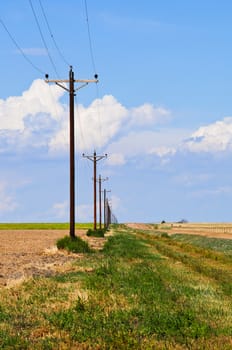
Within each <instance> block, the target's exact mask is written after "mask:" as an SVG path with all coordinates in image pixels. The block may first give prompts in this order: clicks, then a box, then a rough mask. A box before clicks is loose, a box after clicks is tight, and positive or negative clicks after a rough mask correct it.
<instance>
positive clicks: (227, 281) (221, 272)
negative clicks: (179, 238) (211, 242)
mask: <svg viewBox="0 0 232 350" xmlns="http://www.w3.org/2000/svg"><path fill="white" fill-rule="evenodd" d="M147 239H148V241H149V242H150V243H151V244H152V245H153V246H155V248H156V249H157V251H158V252H159V253H161V254H163V255H164V256H166V257H169V258H172V259H173V260H175V261H176V262H178V261H179V262H182V263H183V264H184V265H186V266H188V267H190V268H191V269H192V270H194V271H196V272H198V273H199V274H202V275H204V276H207V277H209V278H211V279H213V280H215V281H216V282H217V284H218V286H219V287H220V288H221V290H222V291H223V293H224V294H225V295H227V296H231V294H232V264H231V263H232V259H231V258H230V257H228V256H223V254H222V253H217V252H212V251H211V250H208V249H203V248H199V247H195V246H192V245H190V244H184V243H179V242H176V241H174V240H172V239H166V238H162V237H160V238H157V237H151V236H147Z"/></svg>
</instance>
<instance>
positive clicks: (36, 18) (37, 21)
mask: <svg viewBox="0 0 232 350" xmlns="http://www.w3.org/2000/svg"><path fill="white" fill-rule="evenodd" d="M29 3H30V6H31V10H32V12H33V15H34V18H35V21H36V24H37V27H38V30H39V33H40V36H41V39H42V41H43V44H44V47H45V49H46V51H47V54H48V57H49V60H50V62H51V65H52V66H53V69H54V71H55V73H56V75H57V76H59V74H58V72H57V69H56V65H55V63H54V61H53V59H52V57H51V55H50V52H49V50H48V46H47V44H46V41H45V38H44V36H43V33H42V30H41V27H40V24H39V20H38V17H37V15H36V12H35V9H34V6H33V4H32V1H31V0H29Z"/></svg>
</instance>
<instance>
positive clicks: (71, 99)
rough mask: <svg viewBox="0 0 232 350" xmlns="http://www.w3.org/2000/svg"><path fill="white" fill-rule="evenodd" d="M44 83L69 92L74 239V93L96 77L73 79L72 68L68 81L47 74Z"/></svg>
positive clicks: (71, 205) (71, 229)
mask: <svg viewBox="0 0 232 350" xmlns="http://www.w3.org/2000/svg"><path fill="white" fill-rule="evenodd" d="M45 78H46V79H45V82H46V83H55V84H56V85H58V86H60V87H61V88H62V89H64V90H66V91H68V92H69V145H70V151H69V154H70V237H72V238H74V237H75V125H74V96H75V92H76V91H77V90H79V89H81V88H82V87H84V86H86V85H88V83H97V82H98V80H97V78H98V77H97V75H95V79H92V80H89V79H88V80H87V79H77V80H75V79H74V72H73V70H72V66H70V70H69V79H63V80H60V79H53V80H50V79H48V78H49V76H48V74H46V75H45ZM62 83H69V88H67V87H66V86H64V85H62ZM75 83H83V84H82V85H81V86H79V87H78V88H77V89H75V88H74V85H75Z"/></svg>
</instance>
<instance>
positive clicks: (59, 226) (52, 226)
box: [0, 222, 93, 230]
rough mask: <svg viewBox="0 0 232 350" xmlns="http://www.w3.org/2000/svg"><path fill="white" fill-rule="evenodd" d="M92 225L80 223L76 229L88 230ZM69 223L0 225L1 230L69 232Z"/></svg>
mask: <svg viewBox="0 0 232 350" xmlns="http://www.w3.org/2000/svg"><path fill="white" fill-rule="evenodd" d="M92 227H93V224H92V223H78V224H76V225H75V228H76V229H83V230H87V229H89V228H92ZM68 229H69V224H68V223H42V222H39V223H33V222H32V223H0V230H68Z"/></svg>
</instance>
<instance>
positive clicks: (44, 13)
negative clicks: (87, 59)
mask: <svg viewBox="0 0 232 350" xmlns="http://www.w3.org/2000/svg"><path fill="white" fill-rule="evenodd" d="M39 4H40V7H41V10H42V13H43V16H44V19H45V22H46V25H47V28H48V31H49V33H50V36H51V38H52V41H53V43H54V45H55V48H56V50H57V52H58V53H59V55H60V57H61V59H62V60H63V62H64V63H65V64H66V65H67V66H68V67H70V66H71V65H70V64H69V63H68V61H67V60H66V58H65V56H64V54H63V53H62V51H61V49H60V48H59V46H58V44H57V41H56V40H55V38H54V35H53V33H52V30H51V26H50V24H49V22H48V18H47V15H46V12H45V10H44V7H43V4H42V1H41V0H39Z"/></svg>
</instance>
